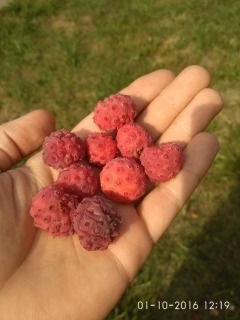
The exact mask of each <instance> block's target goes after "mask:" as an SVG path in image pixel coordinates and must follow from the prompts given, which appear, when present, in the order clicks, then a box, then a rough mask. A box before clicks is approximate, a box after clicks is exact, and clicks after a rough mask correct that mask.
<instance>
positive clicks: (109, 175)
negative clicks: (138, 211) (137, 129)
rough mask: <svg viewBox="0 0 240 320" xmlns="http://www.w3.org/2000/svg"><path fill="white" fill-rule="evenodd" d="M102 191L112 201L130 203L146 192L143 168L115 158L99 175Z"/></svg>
mask: <svg viewBox="0 0 240 320" xmlns="http://www.w3.org/2000/svg"><path fill="white" fill-rule="evenodd" d="M100 184H101V188H102V191H103V192H104V193H105V194H106V195H107V196H108V197H109V198H110V199H112V200H114V201H117V202H123V203H130V202H133V201H135V200H137V199H139V198H140V197H141V196H142V195H143V194H144V193H145V191H146V175H145V173H144V168H143V167H142V166H141V165H140V164H138V163H137V162H136V161H135V160H133V159H130V158H129V159H128V158H119V157H118V158H115V159H113V160H111V161H109V162H108V163H107V164H106V165H105V166H104V167H103V169H102V171H101V173H100Z"/></svg>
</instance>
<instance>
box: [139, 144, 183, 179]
mask: <svg viewBox="0 0 240 320" xmlns="http://www.w3.org/2000/svg"><path fill="white" fill-rule="evenodd" d="M183 159H184V157H183V152H182V150H181V148H180V147H179V146H178V145H177V144H176V143H174V142H166V143H161V144H160V145H159V146H153V147H146V148H144V149H143V152H142V154H141V156H140V161H141V163H142V165H143V166H144V169H145V172H146V174H147V176H148V177H149V179H150V180H151V181H153V182H165V181H168V180H169V179H171V178H173V177H175V176H176V175H177V173H178V172H179V171H180V169H181V168H182V166H183Z"/></svg>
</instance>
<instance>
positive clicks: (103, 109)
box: [93, 93, 137, 132]
mask: <svg viewBox="0 0 240 320" xmlns="http://www.w3.org/2000/svg"><path fill="white" fill-rule="evenodd" d="M136 115H137V110H136V105H135V103H134V102H133V100H132V99H131V97H130V96H127V95H124V94H122V93H117V94H115V95H110V97H109V98H106V99H105V100H104V101H99V102H98V104H97V106H96V107H95V109H94V117H93V119H94V122H95V123H96V124H97V125H98V127H99V128H100V129H101V130H104V131H108V132H110V131H113V130H115V129H119V128H120V127H121V126H122V125H124V124H125V123H128V122H133V119H134V118H135V116H136Z"/></svg>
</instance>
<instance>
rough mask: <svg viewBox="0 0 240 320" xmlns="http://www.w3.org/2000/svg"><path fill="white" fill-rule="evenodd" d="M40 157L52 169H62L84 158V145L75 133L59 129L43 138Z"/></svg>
mask: <svg viewBox="0 0 240 320" xmlns="http://www.w3.org/2000/svg"><path fill="white" fill-rule="evenodd" d="M42 156H43V161H44V162H45V163H46V164H48V165H49V166H51V167H53V168H54V169H60V168H61V169H64V168H67V167H69V166H70V165H72V164H75V163H77V162H79V161H80V160H82V159H83V158H84V157H85V145H84V143H83V141H82V140H81V138H79V137H78V136H77V135H76V134H75V133H73V132H69V131H67V130H66V129H61V130H58V131H55V132H53V133H52V134H51V135H50V136H48V137H46V138H45V141H44V143H43V155H42Z"/></svg>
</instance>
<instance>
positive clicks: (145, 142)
mask: <svg viewBox="0 0 240 320" xmlns="http://www.w3.org/2000/svg"><path fill="white" fill-rule="evenodd" d="M116 140H117V147H118V149H119V150H120V152H121V154H122V156H124V157H128V158H134V159H135V160H136V159H138V158H139V157H140V154H141V152H142V150H143V148H145V147H148V146H152V145H153V140H152V138H151V137H150V135H149V134H148V133H147V131H146V130H145V129H144V128H143V127H142V126H141V125H140V124H138V123H127V124H125V125H123V126H122V127H121V128H120V129H119V130H118V132H117V136H116Z"/></svg>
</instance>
